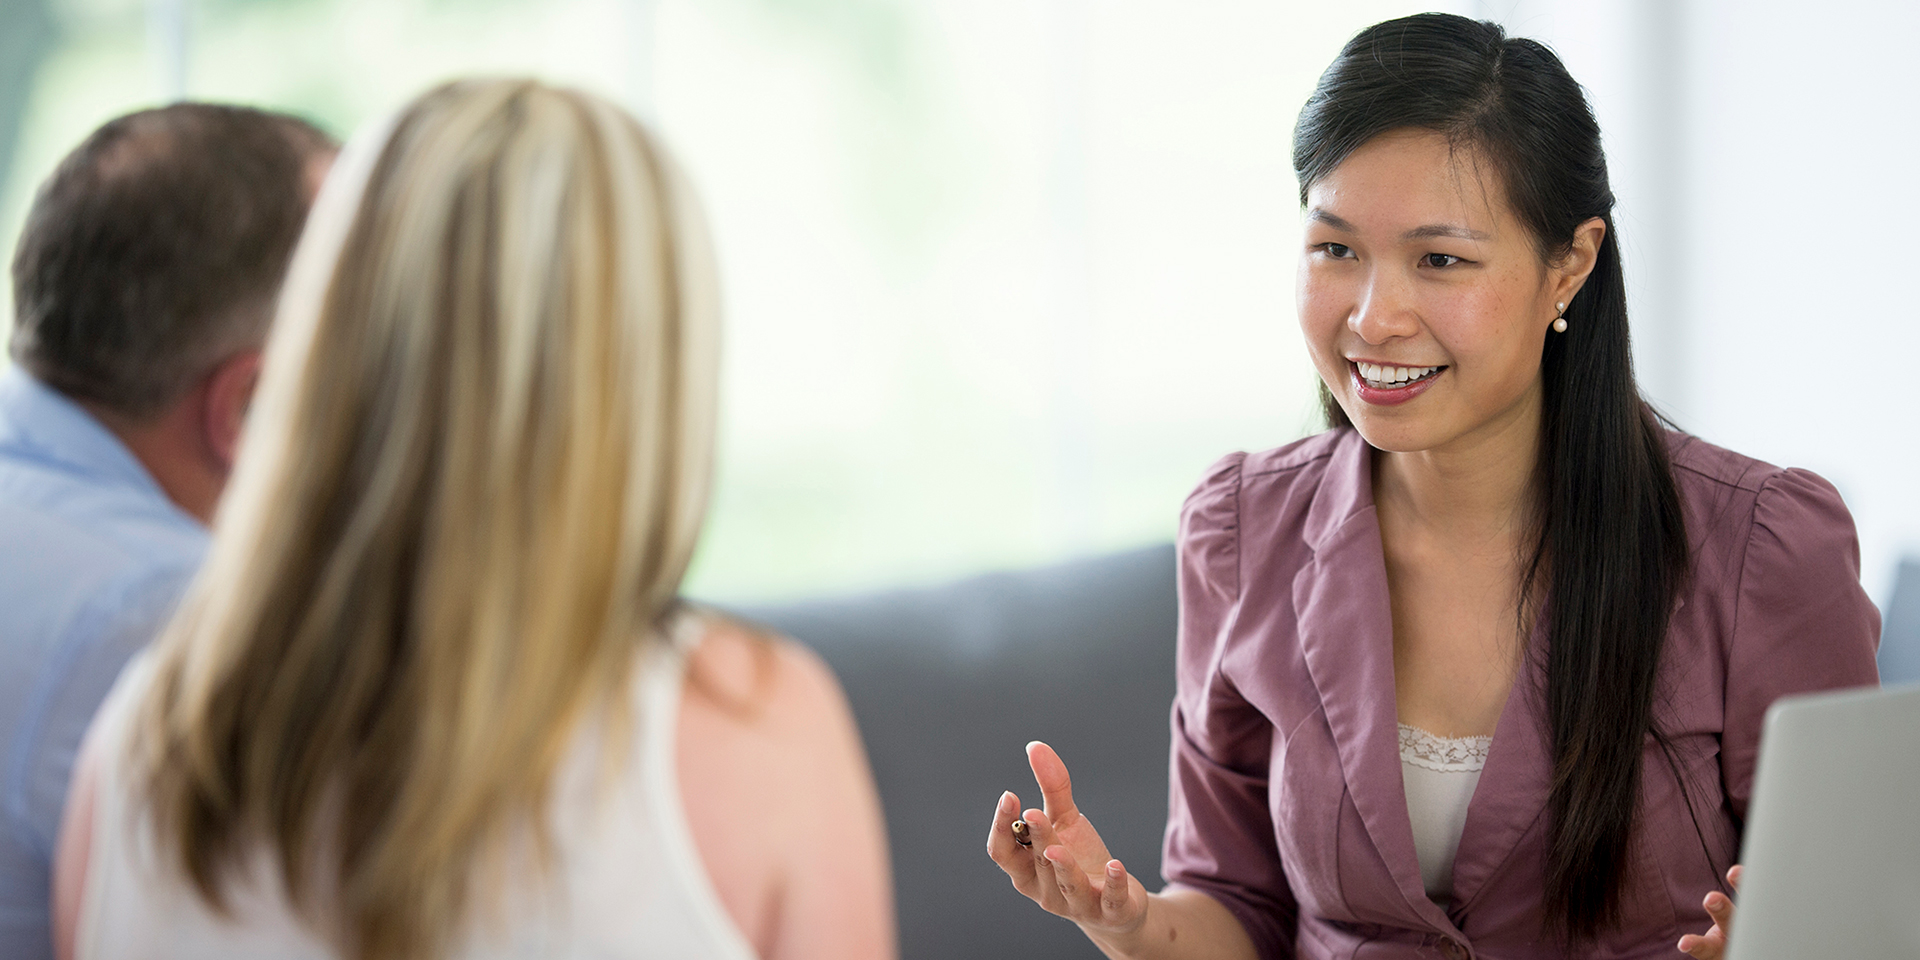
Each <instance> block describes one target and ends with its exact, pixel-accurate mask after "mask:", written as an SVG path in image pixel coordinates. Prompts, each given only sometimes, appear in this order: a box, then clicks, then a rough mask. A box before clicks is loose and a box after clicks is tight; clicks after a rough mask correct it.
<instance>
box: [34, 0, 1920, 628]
mask: <svg viewBox="0 0 1920 960" xmlns="http://www.w3.org/2000/svg"><path fill="white" fill-rule="evenodd" d="M1430 8H1432V7H1430V6H1428V5H1421V4H1415V3H1403V2H1393V0H1347V2H1342V3H1299V2H1275V0H0V238H3V239H0V254H4V255H5V256H6V257H7V259H8V261H9V262H10V260H11V250H12V244H13V239H14V237H15V235H16V234H17V233H18V230H19V225H20V221H21V217H22V214H23V212H24V210H25V207H26V205H27V204H28V202H29V201H30V199H31V195H32V191H33V189H34V187H35V186H36V185H37V184H38V182H39V181H40V180H41V179H42V178H43V177H44V176H45V175H46V174H47V173H48V171H49V170H50V169H51V167H52V165H53V164H54V163H55V162H56V161H57V160H58V158H59V157H60V156H61V155H62V154H63V153H65V152H66V151H67V150H68V149H70V148H71V147H72V146H73V145H75V144H76V143H77V142H78V141H79V140H80V139H81V138H82V137H83V136H84V135H85V134H86V133H87V132H88V131H89V130H91V129H92V128H93V127H95V126H96V125H98V124H99V123H101V122H102V121H104V120H106V119H108V118H110V117H112V116H115V115H117V114H119V113H122V112H125V111H128V110H131V109H135V108H138V107H143V106H147V105H152V104H157V103H161V102H165V101H167V100H170V99H173V98H178V97H193V98H203V99H214V100H224V101H237V102H243V103H249V104H258V105H264V106H269V107H273V108H278V109H284V110H291V111H294V112H296V113H300V114H303V115H305V116H307V117H309V118H311V119H313V120H315V121H317V122H319V123H320V124H321V125H323V126H324V127H326V128H328V129H330V130H331V131H333V132H334V133H336V134H337V135H340V136H347V135H350V134H351V133H352V132H353V131H354V130H355V129H357V128H358V127H360V126H361V125H362V124H363V123H365V122H366V121H368V120H369V119H372V118H374V117H376V116H378V115H379V114H381V113H382V112H383V111H386V110H389V109H391V108H393V107H394V106H396V105H397V104H399V103H400V102H401V101H403V100H404V99H405V98H407V97H409V96H411V95H412V94H414V93H415V92H417V91H419V90H420V89H422V88H423V87H425V86H426V85H428V84H431V83H433V82H435V81H437V80H440V79H443V78H446V77H450V76H454V75H457V74H465V73H473V72H532V73H536V74H539V75H542V76H544V77H548V78H551V79H555V80H560V81H565V82H570V83H575V84H578V85H581V86H584V87H587V88H591V89H594V90H596V91H599V92H602V93H605V94H609V95H611V96H614V97H616V98H618V99H620V100H622V101H623V102H625V103H627V104H629V105H631V106H632V107H633V109H634V110H635V111H636V112H638V113H640V114H641V115H642V116H644V117H646V118H648V119H649V120H651V122H653V123H654V124H656V125H657V127H658V128H659V129H660V130H661V131H663V132H664V134H665V135H666V137H667V139H668V140H669V142H670V143H671V144H672V145H673V147H674V148H675V149H676V150H677V152H678V153H679V155H680V156H681V158H682V160H683V161H684V163H685V165H686V166H687V167H689V168H690V170H691V172H692V175H693V179H694V180H695V182H696V184H697V185H698V187H699V188H700V190H701V192H702V194H703V195H704V198H705V200H706V202H707V204H708V206H709V208H710V211H711V215H712V219H713V221H714V230H715V234H716V236H717V242H718V245H719V254H720V263H721V267H722V271H723V281H724V285H725V295H726V300H725V304H726V309H727V322H728V353H727V367H726V380H725V395H724V397H725V399H724V421H725V423H724V449H723V455H722V458H721V468H720V479H719V487H718V492H717V499H716V502H715V507H714V512H713V519H712V526H711V531H710V532H711V535H710V537H709V538H708V539H707V541H706V543H705V545H704V547H703V552H702V553H701V555H700V557H699V558H698V561H697V563H696V568H695V571H694V574H693V582H692V584H691V585H690V588H691V590H692V591H693V592H694V593H696V594H698V595H701V596H705V597H715V598H721V599H725V600H731V601H737V602H767V601H778V600H783V599H790V598H794V597H802V596H813V595H820V594H834V593H847V592H858V591H864V590H871V589H876V588H880V587H890V586H898V585H910V584H915V583H928V582H935V581H942V580H947V579H950V578H954V577H958V576H962V575H966V574H970V573H975V572H979V571H983V570H989V569H1003V568H1017V567H1024V566H1030V565H1034V564H1041V563H1046V562H1052V561H1056V560H1062V559H1067V558H1071V557H1075V556H1081V555H1088V554H1094V553H1101V552H1107V551H1112V550H1117V549H1122V548H1126V547H1130V546H1137V545H1142V544H1150V543H1154V542H1159V541H1164V540H1166V539H1168V538H1170V537H1171V536H1172V533H1173V530H1174V523H1175V519H1176V516H1177V513H1178V510H1179V507H1180V503H1181V500H1182V498H1183V497H1184V496H1185V494H1186V491H1187V490H1188V489H1189V488H1190V486H1191V485H1192V484H1193V483H1194V481H1195V480H1197V479H1198V477H1199V476H1200V475H1201V473H1202V472H1203V471H1204V470H1205V468H1206V467H1207V465H1208V464H1209V463H1210V462H1212V461H1213V460H1214V459H1215V458H1216V457H1218V456H1219V455H1221V454H1223V453H1225V452H1227V451H1230V450H1234V449H1259V448H1265V447H1270V446H1275V445H1278V444H1281V443H1285V442H1287V441H1290V440H1292V439H1295V438H1296V437H1299V436H1302V435H1304V434H1305V433H1307V432H1310V431H1312V430H1315V429H1317V428H1318V419H1317V414H1316V413H1315V412H1314V410H1313V386H1314V381H1313V374H1312V372H1311V369H1310V368H1309V366H1308V363H1307V361H1306V358H1305V355H1304V351H1303V349H1302V347H1301V345H1300V343H1299V336H1298V333H1297V332H1296V327H1295V322H1294V310H1293V282H1294V281H1293V275H1294V262H1295V257H1296V248H1297V247H1298V245H1299V244H1298V237H1299V214H1298V209H1297V204H1296V200H1295V185H1294V181H1293V177H1292V174H1291V171H1290V167H1289V163H1288V140H1289V136H1290V133H1291V127H1292V124H1293V120H1294V116H1295V114H1296V112H1297V111H1298V109H1299V107H1300V104H1301V103H1302V102H1303V101H1304V99H1305V98H1306V96H1307V93H1308V91H1309V90H1310V89H1311V86H1312V84H1313V81H1314V79H1315V77H1316V76H1317V74H1318V73H1319V71H1320V70H1321V69H1322V68H1323V67H1324V66H1325V65H1326V63H1327V62H1328V61H1329V60H1330V59H1331V58H1332V57H1333V55H1334V54H1335V52H1336V51H1337V50H1338V49H1339V47H1340V45H1341V44H1342V43H1343V42H1344V41H1345V40H1346V39H1347V38H1348V37H1349V36H1351V35H1352V33H1353V32H1354V31H1356V30H1358V29H1359V28H1361V27H1363V26H1365V25H1367V24H1369V23H1371V22H1374V21H1377V20H1381V19H1385V18H1388V17H1392V16H1398V15H1401V14H1405V13H1410V12H1414V11H1417V10H1420V9H1430ZM1439 9H1449V10H1452V11H1453V12H1458V13H1466V14H1470V15H1475V16H1480V17H1486V18H1492V19H1497V20H1500V21H1502V22H1503V23H1505V24H1506V25H1507V26H1508V28H1509V30H1510V31H1512V32H1514V33H1517V34H1520V35H1526V36H1533V37H1536V38H1539V39H1541V40H1543V41H1545V42H1547V43H1549V44H1550V45H1552V46H1554V47H1555V48H1556V49H1557V50H1559V51H1560V52H1561V54H1562V55H1563V56H1564V57H1565V58H1566V60H1567V61H1568V64H1569V66H1570V68H1571V69H1572V71H1573V73H1574V75H1575V76H1576V77H1577V78H1579V79H1580V80H1581V81H1582V82H1583V83H1585V84H1586V85H1587V86H1588V88H1589V90H1590V91H1591V94H1592V97H1593V100H1594V102H1595V104H1596V107H1597V109H1598V111H1599V113H1600V118H1601V125H1602V129H1603V130H1604V131H1605V132H1606V135H1607V142H1608V149H1609V153H1610V157H1611V160H1612V164H1613V169H1614V177H1615V187H1616V191H1617V192H1618V193H1619V195H1620V198H1621V200H1620V203H1621V205H1620V228H1621V232H1622V236H1623V240H1624V244H1625V250H1626V254H1627V257H1628V270H1629V277H1630V280H1629V284H1630V290H1632V292H1633V296H1634V304H1633V307H1634V322H1635V334H1636V340H1637V343H1636V348H1637V350H1638V351H1639V365H1640V371H1641V375H1642V379H1643V382H1644V384H1645V386H1646V388H1647V390H1648V392H1649V393H1650V394H1651V395H1652V396H1653V397H1654V398H1655V400H1656V401H1657V402H1658V403H1659V404H1660V406H1661V407H1662V408H1663V409H1664V410H1665V411H1666V412H1667V413H1668V414H1669V415H1671V416H1672V417H1673V418H1674V419H1675V420H1676V421H1677V422H1678V423H1679V424H1680V425H1681V426H1682V427H1683V428H1685V429H1687V430H1689V431H1691V432H1694V433H1697V434H1699V435H1701V436H1703V437H1705V438H1707V439H1708V440H1711V441H1713V442H1716V443H1720V444H1723V445H1726V446H1730V447H1733V448H1735V449H1737V450H1740V451H1742V452H1745V453H1748V454H1751V455H1754V456H1758V457H1761V458H1764V459H1768V460H1771V461H1773V462H1776V463H1780V464H1787V465H1797V466H1806V467H1810V468H1812V469H1814V470H1817V471H1819V472H1820V473H1822V474H1823V475H1825V476H1826V477H1828V478H1829V479H1830V480H1832V481H1833V482H1834V483H1835V484H1836V485H1837V486H1838V487H1839V488H1840V489H1841V491H1842V493H1843V494H1844V495H1845V496H1846V498H1847V501H1848V503H1849V505H1850V506H1851V507H1852V509H1853V511H1854V515H1855V518H1856V520H1857V522H1858V524H1859V529H1860V536H1861V544H1862V548H1863V553H1864V564H1865V579H1866V584H1867V588H1868V590H1869V592H1870V593H1872V594H1873V596H1874V597H1875V599H1876V601H1878V602H1880V603H1881V605H1882V607H1883V609H1884V608H1885V607H1886V606H1887V604H1888V603H1889V601H1890V599H1891V597H1892V594H1893V588H1894V582H1895V571H1896V569H1897V567H1898V562H1897V561H1898V558H1899V557H1900V556H1902V555H1903V554H1906V553H1910V552H1913V551H1914V550H1915V549H1916V548H1920V497H1917V496H1916V495H1915V485H1914V483H1913V482H1912V480H1911V478H1912V477H1913V476H1914V475H1915V474H1916V472H1920V442H1917V441H1920V429H1916V427H1915V426H1914V412H1915V410H1916V408H1920V404H1916V403H1915V400H1914V398H1913V396H1912V393H1911V388H1910V387H1909V386H1908V385H1907V384H1906V383H1905V377H1904V375H1902V374H1901V373H1899V372H1898V371H1894V370H1891V369H1889V368H1890V367H1891V366H1892V365H1894V364H1899V363H1902V362H1903V361H1900V360H1899V359H1898V358H1899V357H1902V356H1916V357H1920V323H1916V313H1920V311H1916V310H1915V309H1914V307H1913V306H1912V305H1911V304H1912V303H1913V297H1912V296H1910V295H1909V292H1908V289H1907V283H1908V281H1909V277H1911V276H1912V275H1913V274H1914V269H1915V268H1914V262H1915V256H1916V250H1915V246H1916V242H1917V241H1916V234H1915V231H1914V230H1913V227H1912V225H1913V224H1914V223H1915V222H1916V220H1920V181H1917V180H1916V178H1915V177H1914V176H1913V174H1912V172H1911V167H1912V162H1911V157H1912V156H1913V154H1914V148H1915V147H1916V146H1920V119H1917V115H1916V114H1915V112H1914V111H1912V110H1910V109H1906V108H1905V101H1906V100H1907V98H1908V97H1907V94H1908V93H1909V92H1910V91H1912V90H1914V89H1920V61H1915V60H1914V58H1912V57H1911V56H1909V55H1908V53H1907V51H1906V48H1905V43H1906V40H1905V38H1907V37H1911V36H1914V35H1915V34H1916V32H1920V7H1917V6H1916V5H1912V4H1907V3H1896V2H1866V0H1852V2H1844V0H1842V2H1829V3H1824V4H1819V5H1810V4H1806V3H1804V2H1788V0H1742V2H1734V0H1694V2H1687V3H1679V2H1668V0H1616V2H1602V3H1594V2H1581V3H1575V2H1556V0H1533V2H1497V0H1482V2H1473V0H1461V2H1456V3H1452V4H1450V5H1442V6H1441V7H1439ZM0 292H3V289H0ZM1916 572H1920V571H1916Z"/></svg>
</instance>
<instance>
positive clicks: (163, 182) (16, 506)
mask: <svg viewBox="0 0 1920 960" xmlns="http://www.w3.org/2000/svg"><path fill="white" fill-rule="evenodd" d="M335 149H336V147H335V144H334V143H333V141H332V140H331V139H329V138H328V137H327V135H326V134H324V133H322V132H320V131H319V130H318V129H316V128H314V127H313V126H311V125H309V124H307V123H306V122H304V121H302V120H298V119H296V118H293V117H289V116H285V115H281V114H273V113H266V112H263V111H259V110H251V109H246V108H241V107H228V106H216V105H211V104H193V103H187V104H175V105H173V106H169V107H164V108H160V109H155V110H146V111H142V112H139V113H134V114H130V115H128V116H124V117H121V118H119V119H117V120H114V121H111V122H109V123H107V124H106V125H105V126H103V127H101V128H100V129H99V130H97V131H95V132H94V133H93V134H92V135H91V136H89V137H88V138H87V140H86V142H84V143H82V144H81V145H80V146H79V147H77V148H76V149H75V150H74V151H73V152H72V153H71V154H69V155H68V156H67V157H66V159H64V160H62V161H61V163H60V166H59V167H58V168H57V169H56V170H55V171H54V173H53V175H52V176H51V177H49V178H48V180H47V182H46V183H45V184H43V185H42V186H41V188H40V192H39V194H38V195H37V196H36V197H35V199H34V203H33V208H32V210H31V211H30V212H29V213H28V215H27V223H26V227H25V229H24V230H23V231H22V233H21V236H20V242H19V246H18V247H17V249H16V251H15V255H14V261H13V283H14V327H13V337H12V341H11V351H12V355H13V360H14V364H15V365H14V366H13V367H12V368H11V369H8V370H6V371H5V372H4V373H0V748H4V753H0V956H6V957H13V958H45V957H51V956H52V944H51V940H50V934H49V928H48V910H49V900H50V897H49V883H50V860H51V856H52V852H53V848H54V842H55V838H56V836H57V834H58V831H59V826H60V814H61V808H62V806H63V804H64V803H65V801H66V793H67V780H68V775H69V773H70V772H71V769H72V766H73V757H74V753H75V751H76V750H77V749H78V747H79V743H80V738H81V735H82V734H83V733H85V731H86V728H87V724H88V722H89V721H90V720H91V719H92V717H93V712H94V710H95V709H96V708H97V707H98V706H99V704H100V701H101V700H102V699H103V698H104V697H105V696H106V693H107V690H108V688H110V687H111V686H112V685H113V682H114V679H115V678H116V677H118V676H119V673H120V668H121V666H122V665H123V664H125V662H126V661H127V659H128V658H129V657H130V656H132V655H133V654H134V653H136V652H138V651H139V650H140V649H141V648H142V647H143V646H145V645H146V643H147V642H148V641H150V640H151V639H153V637H154V636H155V634H156V633H157V632H158V631H159V630H160V628H161V627H163V626H164V625H165V623H166V620H167V618H168V617H169V616H170V615H171V613H172V611H173V608H174V606H175V605H176V604H177V602H178V600H179V598H180V595H181V592H182V591H183V590H184V589H185V587H186V585H187V581H188V580H190V579H191V578H192V576H193V574H194V572H195V571H196V570H197V569H198V567H199V565H200V560H201V556H202V554H203V553H204V552H205V549H206V542H207V530H206V525H207V524H208V523H209V522H210V521H211V519H212V517H213V512H214V507H215V505H216V504H217V503H218V501H219V498H220V492H221V490H222V489H223V488H224V487H225V485H226V480H227V475H228V473H229V471H230V470H231V468H232V466H233V460H234V454H235V446H236V444H237V443H238V440H239V436H240V425H241V420H242V417H243V416H244V415H245V413H246V408H247V402H248V400H249V398H250V397H251V395H252V392H253V385H254V380H255V378H256V377H257V375H258V371H259V365H260V350H261V347H262V345H263V344H264V342H265V339H266V332H267V325H268V322H269V320H270V318H271V315H272V312H273V303H274V300H275V298H276V296H277V295H278V292H279V288H280V282H281V279H282V277H283V276H284V274H285V273H286V269H287V264H288V261H289V260H290V258H291V255H292V252H293V247H294V244H295V242H296V241H297V240H298V238H299V235H300V229H301V226H302V224H303V223H304V222H305V219H306V214H307V208H308V207H309V206H310V205H311V204H312V201H313V196H314V193H315V192H316V191H317V189H318V185H319V181H320V179H321V178H322V177H323V176H324V175H325V171H326V168H327V166H328V164H330V163H331V161H332V158H333V154H334V152H335Z"/></svg>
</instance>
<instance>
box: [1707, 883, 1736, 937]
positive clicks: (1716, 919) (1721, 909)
mask: <svg viewBox="0 0 1920 960" xmlns="http://www.w3.org/2000/svg"><path fill="white" fill-rule="evenodd" d="M1704 904H1705V906H1706V908H1707V916H1709V917H1712V918H1713V925H1714V927H1715V928H1716V929H1718V930H1720V931H1721V933H1722V936H1724V935H1725V932H1726V931H1728V930H1731V929H1733V901H1732V900H1730V899H1728V898H1727V895H1726V894H1724V893H1721V892H1719V891H1718V890H1716V891H1714V892H1712V893H1709V894H1707V899H1706V900H1705V901H1704Z"/></svg>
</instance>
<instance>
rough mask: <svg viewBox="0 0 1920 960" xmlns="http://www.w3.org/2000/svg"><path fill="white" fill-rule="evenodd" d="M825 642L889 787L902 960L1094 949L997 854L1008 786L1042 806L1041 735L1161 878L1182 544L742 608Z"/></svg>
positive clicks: (1093, 810)
mask: <svg viewBox="0 0 1920 960" xmlns="http://www.w3.org/2000/svg"><path fill="white" fill-rule="evenodd" d="M732 609H733V610H734V612H736V613H738V614H740V615H742V616H745V617H747V618H749V619H752V620H756V621H758V622H760V623H764V624H767V625H769V626H772V627H774V628H776V629H778V630H779V631H781V632H783V633H785V634H787V635H788V636H792V637H795V638H797V639H799V640H801V641H802V642H804V643H806V644H808V645H809V646H811V647H812V648H813V649H815V650H817V651H819V653H820V654H821V656H823V657H824V658H825V659H826V660H827V662H828V663H829V664H831V665H832V666H833V669H834V671H835V672H836V673H837V674H838V675H839V677H840V682H841V684H842V685H843V686H844V687H845V688H846V692H847V698H848V700H849V701H851V702H852V704H853V711H854V714H855V716H856V717H857V718H858V720H859V723H860V729H861V733H862V735H863V736H864V737H865V738H866V745H867V752H868V754H869V756H871V758H872V760H873V769H874V774H875V776H876V777H877V778H878V780H879V786H880V799H881V802H882V803H883V804H884V805H885V808H886V815H887V838H888V841H889V843H890V844H891V849H892V853H893V873H894V885H895V890H896V892H897V896H898V902H899V917H900V948H901V956H902V957H904V958H907V960H980V958H991V960H1020V958H1043V957H1044V958H1055V957H1089V958H1093V957H1099V956H1100V954H1099V951H1097V950H1095V949H1094V948H1093V947H1092V945H1090V944H1089V943H1088V942H1087V941H1086V939H1085V938H1084V937H1083V936H1081V935H1080V933H1079V931H1078V930H1077V929H1075V928H1074V926H1073V925H1072V924H1070V923H1068V922H1066V921H1064V920H1060V919H1057V918H1054V917H1051V916H1048V915H1046V914H1045V913H1044V912H1042V911H1041V910H1040V909H1039V908H1038V907H1036V906H1034V905H1033V904H1031V903H1029V902H1028V901H1027V900H1026V899H1025V898H1024V897H1022V896H1020V894H1018V893H1017V892H1015V891H1014V890H1013V888H1012V885H1011V884H1009V883H1008V882H1007V878H1006V875H1005V874H1003V873H1001V872H1000V870H999V868H997V867H995V866H994V865H993V862H992V861H990V860H988V859H987V855H986V831H987V826H988V822H989V819H990V818H991V817H992V814H993V804H994V801H995V799H996V798H998V797H999V795H1000V791H1002V790H1008V789H1011V790H1013V791H1014V792H1015V793H1017V794H1019V796H1020V800H1021V803H1022V804H1024V805H1028V806H1037V805H1038V804H1039V799H1040V798H1039V791H1038V789H1037V788H1036V787H1035V786H1034V783H1033V775H1032V774H1031V773H1030V772H1029V771H1028V770H1027V766H1026V756H1025V753H1024V746H1025V744H1026V743H1027V741H1029V740H1045V741H1047V742H1048V743H1051V744H1052V745H1053V746H1054V747H1055V748H1056V749H1058V750H1059V751H1060V755H1061V757H1062V758H1064V759H1065V760H1066V762H1067V765H1068V767H1069V768H1070V769H1071V770H1072V771H1073V776H1074V793H1075V799H1076V800H1078V801H1079V802H1080V803H1081V805H1082V806H1083V807H1084V808H1085V810H1086V811H1087V813H1088V815H1089V816H1090V817H1091V818H1092V819H1093V822H1094V823H1095V824H1096V825H1097V826H1098V827H1099V828H1100V832H1101V834H1102V835H1103V836H1104V837H1105V838H1106V840H1107V843H1108V845H1109V846H1110V847H1111V848H1112V850H1113V854H1114V856H1116V857H1119V858H1120V859H1121V860H1123V861H1125V863H1126V864H1127V867H1128V868H1129V869H1130V870H1132V871H1134V873H1136V874H1137V875H1138V876H1140V877H1141V878H1142V879H1143V880H1145V881H1147V886H1148V889H1157V888H1158V887H1159V875H1160V836H1161V832H1162V830H1163V828H1164V826H1165V822H1166V809H1167V806H1166V805H1167V743H1168V731H1167V711H1168V708H1169V706H1170V705H1171V703H1172V701H1173V657H1174V622H1175V616H1176V607H1175V600H1174V560H1173V548H1172V547H1171V546H1158V547H1152V548H1148V549H1143V550H1135V551H1130V552H1126V553H1119V554H1113V555H1109V556H1104V557H1098V558H1094V559H1090V560H1083V561H1079V562H1074V563H1069V564H1065V565H1061V566H1056V567H1049V568H1045V569H1039V570H1029V571H1024V572H1020V573H1002V574H992V575H988V576H982V577H976V578H973V579H969V580H965V581H961V582H958V583H954V584H951V585H947V586H941V587H934V588H928V589H918V590H900V591H893V592H887V593H878V594H873V595H868V596H857V597H846V598H841V599H828V600H813V601H807V602H802V603H794V604H787V605H779V606H757V607H756V606H735V607H733V608H732Z"/></svg>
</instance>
